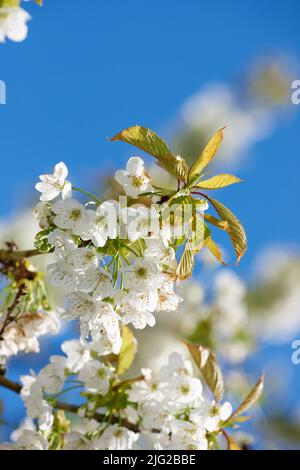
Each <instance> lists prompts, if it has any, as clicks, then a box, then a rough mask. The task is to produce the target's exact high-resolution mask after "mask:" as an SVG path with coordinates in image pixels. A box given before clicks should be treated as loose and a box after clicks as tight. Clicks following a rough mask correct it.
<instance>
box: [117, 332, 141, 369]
mask: <svg viewBox="0 0 300 470" xmlns="http://www.w3.org/2000/svg"><path fill="white" fill-rule="evenodd" d="M136 351H137V345H136V339H135V337H134V336H133V333H132V331H131V330H130V328H128V326H122V347H121V351H120V354H119V356H118V365H117V373H118V374H119V375H122V374H124V373H125V372H126V371H127V370H128V369H129V367H130V366H131V364H132V363H133V361H134V358H135V355H136Z"/></svg>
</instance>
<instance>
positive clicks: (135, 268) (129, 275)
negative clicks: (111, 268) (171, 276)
mask: <svg viewBox="0 0 300 470" xmlns="http://www.w3.org/2000/svg"><path fill="white" fill-rule="evenodd" d="M159 280H160V278H159V273H158V269H157V265H156V264H155V263H154V262H153V261H150V260H145V259H143V258H136V260H135V261H134V263H133V265H132V267H130V268H125V281H124V287H125V289H135V290H136V291H138V290H144V289H145V287H147V288H149V289H151V288H157V287H158V285H159Z"/></svg>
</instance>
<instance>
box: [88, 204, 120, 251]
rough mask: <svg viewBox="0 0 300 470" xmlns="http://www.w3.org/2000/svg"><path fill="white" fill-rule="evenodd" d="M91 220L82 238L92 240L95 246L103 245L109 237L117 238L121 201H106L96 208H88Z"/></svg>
mask: <svg viewBox="0 0 300 470" xmlns="http://www.w3.org/2000/svg"><path fill="white" fill-rule="evenodd" d="M87 213H88V216H89V221H88V223H87V225H86V227H85V229H84V230H83V232H82V233H81V238H82V240H91V241H92V243H93V244H94V246H96V247H102V246H104V245H105V243H106V242H107V239H108V238H112V239H114V238H116V236H117V223H118V215H119V203H118V202H116V201H105V202H103V203H102V204H100V206H98V207H97V209H96V210H88V211H87Z"/></svg>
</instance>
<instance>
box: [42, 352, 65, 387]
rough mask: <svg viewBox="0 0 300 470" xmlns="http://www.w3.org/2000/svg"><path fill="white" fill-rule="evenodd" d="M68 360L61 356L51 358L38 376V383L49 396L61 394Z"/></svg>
mask: <svg viewBox="0 0 300 470" xmlns="http://www.w3.org/2000/svg"><path fill="white" fill-rule="evenodd" d="M65 365H66V359H65V358H64V357H61V356H51V357H50V363H49V364H47V365H46V366H45V367H43V369H42V370H41V371H40V372H39V374H38V382H39V384H40V385H41V386H42V387H43V389H44V391H45V392H46V393H49V394H55V393H59V392H60V391H61V389H62V387H63V384H64V381H65V371H64V368H65Z"/></svg>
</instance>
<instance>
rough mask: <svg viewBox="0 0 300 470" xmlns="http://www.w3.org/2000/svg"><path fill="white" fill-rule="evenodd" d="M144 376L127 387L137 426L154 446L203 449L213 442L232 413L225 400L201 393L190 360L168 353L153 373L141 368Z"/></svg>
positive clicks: (199, 383) (199, 384)
mask: <svg viewBox="0 0 300 470" xmlns="http://www.w3.org/2000/svg"><path fill="white" fill-rule="evenodd" d="M142 372H143V376H144V380H143V381H141V382H137V383H135V384H134V385H133V386H132V388H131V390H130V391H129V400H130V401H132V402H136V403H138V408H137V409H138V414H139V415H140V417H141V420H142V421H141V429H142V430H143V432H144V433H145V435H146V436H148V438H149V440H150V441H151V442H152V443H153V444H154V447H155V448H156V449H186V450H193V449H194V450H206V449H208V447H209V446H212V445H213V437H214V435H218V433H219V432H220V429H221V428H222V423H223V422H225V421H226V420H227V419H228V418H229V417H230V415H231V413H232V406H231V404H230V403H229V402H225V403H223V404H222V405H221V404H219V403H217V402H216V401H215V400H211V399H209V398H208V397H207V396H205V395H204V393H203V386H202V383H201V381H200V379H199V378H196V377H195V376H194V373H193V368H192V363H191V362H190V361H188V360H185V359H184V357H183V356H181V355H180V354H178V353H172V354H171V355H170V356H169V361H168V364H167V365H165V366H163V367H162V368H161V369H160V371H159V373H158V374H157V377H156V376H154V375H153V373H152V371H151V370H150V369H143V370H142Z"/></svg>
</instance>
